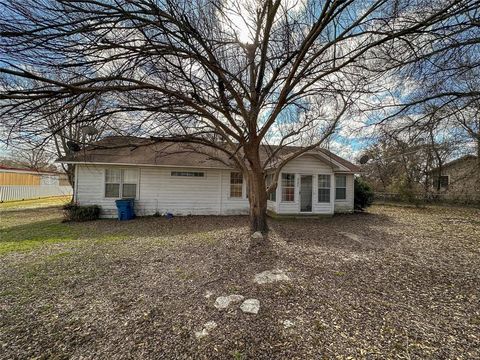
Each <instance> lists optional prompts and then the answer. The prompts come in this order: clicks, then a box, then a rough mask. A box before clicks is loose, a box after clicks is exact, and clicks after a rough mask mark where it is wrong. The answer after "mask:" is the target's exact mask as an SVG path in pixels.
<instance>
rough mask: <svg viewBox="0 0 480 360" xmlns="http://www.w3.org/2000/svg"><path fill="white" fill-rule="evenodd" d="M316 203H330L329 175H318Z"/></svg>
mask: <svg viewBox="0 0 480 360" xmlns="http://www.w3.org/2000/svg"><path fill="white" fill-rule="evenodd" d="M318 202H319V203H329V202H330V175H318Z"/></svg>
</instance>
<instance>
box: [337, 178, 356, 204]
mask: <svg viewBox="0 0 480 360" xmlns="http://www.w3.org/2000/svg"><path fill="white" fill-rule="evenodd" d="M346 176H347V196H346V199H345V200H335V212H352V211H353V195H354V194H353V181H354V177H353V174H346ZM333 184H335V182H333ZM334 186H335V185H334ZM334 190H335V189H334ZM333 196H334V197H333V198H335V192H334V193H333Z"/></svg>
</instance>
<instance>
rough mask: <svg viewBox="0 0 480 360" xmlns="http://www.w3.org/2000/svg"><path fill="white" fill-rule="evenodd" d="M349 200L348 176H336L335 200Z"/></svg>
mask: <svg viewBox="0 0 480 360" xmlns="http://www.w3.org/2000/svg"><path fill="white" fill-rule="evenodd" d="M346 199H347V176H346V175H336V176H335V200H346Z"/></svg>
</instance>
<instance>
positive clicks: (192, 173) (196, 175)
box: [170, 170, 206, 179]
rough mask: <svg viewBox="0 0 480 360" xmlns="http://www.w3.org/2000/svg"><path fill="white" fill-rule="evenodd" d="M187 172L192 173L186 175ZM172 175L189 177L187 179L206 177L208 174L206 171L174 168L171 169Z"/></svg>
mask: <svg viewBox="0 0 480 360" xmlns="http://www.w3.org/2000/svg"><path fill="white" fill-rule="evenodd" d="M186 174H190V175H186ZM200 174H201V175H200ZM170 177H176V178H187V179H204V178H205V177H206V176H205V172H204V171H188V170H187V171H182V170H172V171H170Z"/></svg>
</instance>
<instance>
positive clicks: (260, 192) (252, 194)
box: [247, 171, 268, 233]
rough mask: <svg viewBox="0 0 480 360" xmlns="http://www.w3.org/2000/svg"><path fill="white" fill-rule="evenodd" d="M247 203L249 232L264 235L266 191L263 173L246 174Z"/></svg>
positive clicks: (251, 172)
mask: <svg viewBox="0 0 480 360" xmlns="http://www.w3.org/2000/svg"><path fill="white" fill-rule="evenodd" d="M247 181H248V201H249V203H250V230H251V231H252V232H255V231H260V232H262V233H266V232H267V231H268V225H267V191H266V186H265V178H264V176H263V171H262V172H260V173H258V172H255V171H249V173H248V180H247Z"/></svg>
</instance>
